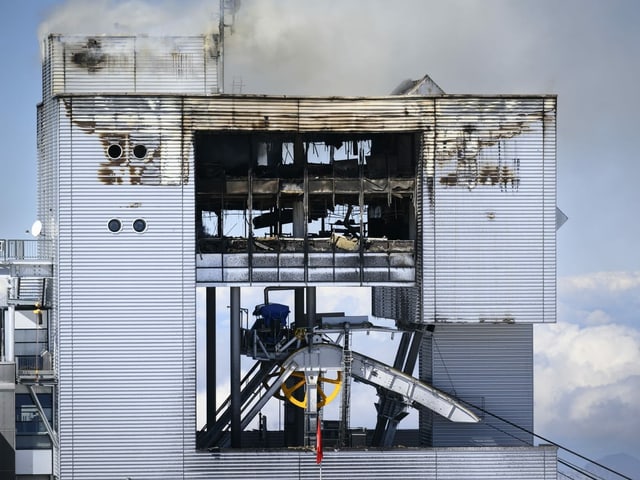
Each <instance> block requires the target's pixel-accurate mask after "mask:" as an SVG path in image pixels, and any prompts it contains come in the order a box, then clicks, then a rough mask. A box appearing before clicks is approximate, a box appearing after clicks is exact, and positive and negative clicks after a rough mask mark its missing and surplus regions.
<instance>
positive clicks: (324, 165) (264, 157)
mask: <svg viewBox="0 0 640 480" xmlns="http://www.w3.org/2000/svg"><path fill="white" fill-rule="evenodd" d="M194 148H195V168H196V212H197V218H196V224H197V240H198V245H197V247H198V251H199V252H200V253H230V252H250V251H259V250H261V251H265V252H267V251H276V252H280V251H291V252H302V251H313V250H314V249H319V251H326V250H333V251H349V250H350V251H354V250H355V251H358V250H360V251H361V250H363V249H367V248H368V247H369V246H371V245H372V243H375V241H376V240H385V241H387V242H388V241H398V242H392V243H387V245H390V244H393V245H395V246H396V247H397V246H398V245H399V244H401V243H403V242H402V241H407V242H406V243H407V244H411V245H412V242H409V241H413V240H414V239H415V237H416V231H415V230H416V226H415V223H416V222H415V214H414V195H415V189H416V180H415V179H416V168H417V161H416V159H417V152H418V145H417V137H416V135H415V134H412V133H341V134H336V133H314V134H298V133H260V132H243V133H237V132H223V133H219V132H215V133H214V132H198V133H196V134H195V139H194ZM249 239H251V241H249ZM314 239H316V240H321V239H324V242H322V241H315V242H314V241H313V240H314ZM403 248H407V245H404V246H403ZM411 248H413V247H411ZM405 251H406V250H405Z"/></svg>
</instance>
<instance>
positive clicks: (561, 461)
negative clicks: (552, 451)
mask: <svg viewBox="0 0 640 480" xmlns="http://www.w3.org/2000/svg"><path fill="white" fill-rule="evenodd" d="M558 463H561V464H563V465H565V466H567V467H569V468H570V469H572V470H575V471H576V472H578V473H580V474H581V475H584V476H585V477H587V478H590V479H591V480H602V477H598V476H595V477H594V476H592V474H591V473H589V472H588V471H587V470H585V469H584V468H580V467H578V466H577V465H574V464H572V463H570V462H567V461H566V460H562V459H561V458H559V459H558ZM593 475H595V473H594V474H593Z"/></svg>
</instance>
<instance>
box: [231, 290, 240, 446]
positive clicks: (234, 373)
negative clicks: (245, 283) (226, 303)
mask: <svg viewBox="0 0 640 480" xmlns="http://www.w3.org/2000/svg"><path fill="white" fill-rule="evenodd" d="M230 290H231V292H230V296H231V299H230V305H231V332H230V343H231V348H230V352H231V359H230V360H231V362H230V365H231V447H232V448H240V446H241V437H242V427H241V418H240V415H241V409H242V401H241V397H240V395H241V367H240V325H241V320H240V313H241V312H240V287H231V288H230Z"/></svg>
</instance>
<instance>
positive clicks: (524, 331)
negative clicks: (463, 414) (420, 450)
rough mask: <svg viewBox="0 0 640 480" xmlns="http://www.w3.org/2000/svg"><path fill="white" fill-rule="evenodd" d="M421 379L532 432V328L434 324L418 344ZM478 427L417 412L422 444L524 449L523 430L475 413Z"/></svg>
mask: <svg viewBox="0 0 640 480" xmlns="http://www.w3.org/2000/svg"><path fill="white" fill-rule="evenodd" d="M420 378H421V379H422V380H424V381H426V382H428V383H430V384H431V385H433V386H434V387H436V388H439V389H440V390H442V391H444V392H447V393H449V394H451V395H453V396H455V397H456V398H459V399H461V400H462V401H464V402H468V403H469V404H470V405H467V406H471V408H472V410H473V406H476V407H479V408H480V409H482V410H486V411H487V412H490V413H492V414H494V415H499V416H500V417H501V418H504V419H506V420H507V421H508V422H511V424H515V425H518V426H519V427H522V428H524V429H526V430H527V431H529V432H532V431H533V325H530V324H529V325H527V324H522V325H520V324H513V325H499V324H485V325H482V324H468V325H455V324H438V325H436V326H435V329H434V331H433V333H432V334H431V335H429V336H427V337H426V338H425V340H424V343H423V348H422V351H421V357H420ZM475 412H476V413H477V414H478V416H479V417H480V418H482V421H481V423H479V424H477V425H473V426H472V427H471V428H470V427H469V424H462V423H453V422H449V421H447V420H446V419H444V418H442V417H440V416H438V415H433V413H432V412H429V411H426V410H421V412H420V437H421V440H422V443H424V444H425V445H431V446H434V447H451V446H456V447H460V446H483V445H484V446H486V445H500V446H516V447H520V446H524V445H532V444H533V438H532V436H531V435H530V434H528V433H526V432H525V431H523V430H521V429H519V428H515V427H514V426H513V425H510V424H508V423H505V422H503V421H502V420H500V419H498V418H496V417H493V416H491V415H489V414H485V413H484V412H482V411H479V410H475Z"/></svg>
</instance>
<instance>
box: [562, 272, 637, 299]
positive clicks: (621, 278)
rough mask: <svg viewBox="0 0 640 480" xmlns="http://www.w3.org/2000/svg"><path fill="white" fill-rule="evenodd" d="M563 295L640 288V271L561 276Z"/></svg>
mask: <svg viewBox="0 0 640 480" xmlns="http://www.w3.org/2000/svg"><path fill="white" fill-rule="evenodd" d="M558 287H559V292H560V294H561V295H563V294H565V295H570V294H575V293H577V292H582V293H593V292H596V293H598V294H603V293H607V294H611V293H619V292H628V291H630V290H638V289H640V272H596V273H589V274H585V275H575V276H570V277H563V278H560V280H559V281H558Z"/></svg>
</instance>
